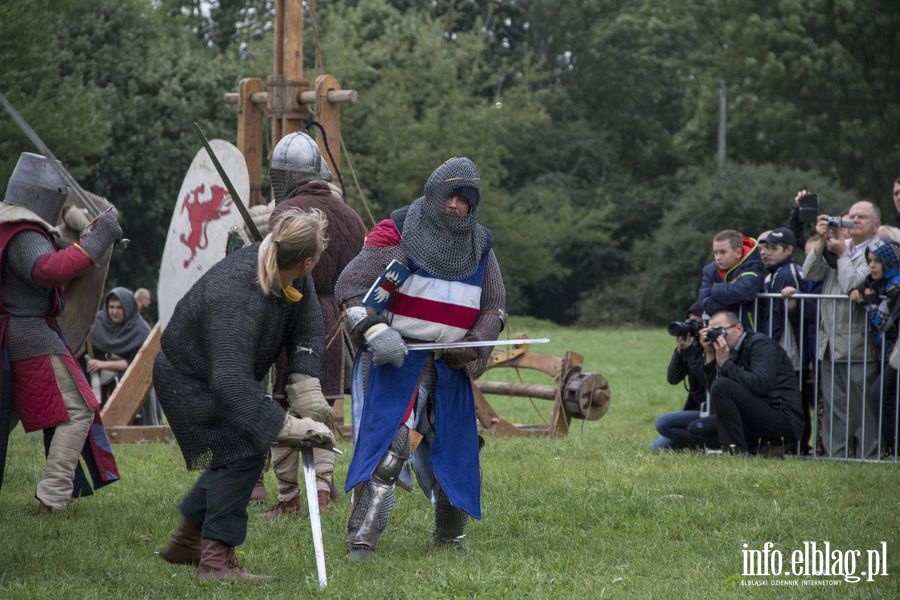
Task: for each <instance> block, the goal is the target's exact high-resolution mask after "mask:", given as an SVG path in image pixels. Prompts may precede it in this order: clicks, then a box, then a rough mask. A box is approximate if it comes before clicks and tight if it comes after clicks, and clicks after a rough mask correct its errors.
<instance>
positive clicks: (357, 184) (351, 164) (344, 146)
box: [341, 136, 378, 227]
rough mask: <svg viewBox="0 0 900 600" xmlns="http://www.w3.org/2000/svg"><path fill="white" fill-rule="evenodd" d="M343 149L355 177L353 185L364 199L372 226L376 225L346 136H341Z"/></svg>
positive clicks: (364, 205) (351, 173) (351, 172)
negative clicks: (354, 166)
mask: <svg viewBox="0 0 900 600" xmlns="http://www.w3.org/2000/svg"><path fill="white" fill-rule="evenodd" d="M341 149H342V150H343V152H344V158H346V159H347V166H348V167H349V168H350V175H351V176H352V177H353V185H355V186H356V192H357V193H358V194H359V197H360V200H362V203H363V207H364V208H365V209H366V214H367V215H369V220H370V221H371V222H372V227H375V225H376V224H377V223H378V221H376V220H375V217H374V216H373V215H372V209H371V208H370V207H369V202H368V200H366V194H365V192H363V189H362V186H361V185H359V179H358V178H357V177H356V169H355V168H353V161H352V160H351V159H350V150H348V149H347V144H345V143H344V136H341Z"/></svg>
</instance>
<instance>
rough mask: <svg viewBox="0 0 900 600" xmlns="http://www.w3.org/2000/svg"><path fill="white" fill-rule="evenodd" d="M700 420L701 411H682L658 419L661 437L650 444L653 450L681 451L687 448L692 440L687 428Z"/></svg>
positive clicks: (658, 429) (657, 428)
mask: <svg viewBox="0 0 900 600" xmlns="http://www.w3.org/2000/svg"><path fill="white" fill-rule="evenodd" d="M699 418H700V411H699V410H680V411H677V412H670V413H665V414H662V415H660V416H658V417H657V418H656V431H658V432H659V435H660V437H659V438H657V439H656V441H654V442H653V443H652V444H650V449H651V450H679V449H681V448H687V447H688V446H689V445H690V440H689V439H688V435H687V428H688V425H690V424H691V423H692V422H693V421H696V420H697V419H699Z"/></svg>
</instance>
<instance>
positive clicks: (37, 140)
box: [0, 93, 100, 225]
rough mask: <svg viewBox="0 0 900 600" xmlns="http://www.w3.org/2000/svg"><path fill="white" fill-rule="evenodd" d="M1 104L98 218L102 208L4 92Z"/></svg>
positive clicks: (0, 96)
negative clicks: (89, 195)
mask: <svg viewBox="0 0 900 600" xmlns="http://www.w3.org/2000/svg"><path fill="white" fill-rule="evenodd" d="M0 104H2V105H3V108H4V109H5V110H6V113H7V114H8V115H9V116H10V118H12V120H13V121H14V122H15V123H16V125H18V126H19V129H21V130H22V133H24V134H25V137H27V138H28V139H29V140H31V143H32V144H34V146H35V148H37V149H38V151H39V152H40V153H41V154H43V155H44V156H46V157H47V160H49V161H50V164H51V165H52V166H53V168H54V169H56V171H57V172H58V173H59V174H60V176H61V177H62V178H63V179H64V180H65V182H66V183H67V184H69V187H70V188H72V191H73V192H74V193H75V195H76V196H78V199H79V200H81V202H82V204H84V206H85V207H87V209H88V210H89V211H91V215H92V216H93V217H94V218H96V217H98V216H99V215H100V208H99V207H98V206H97V205H96V204H94V201H93V200H91V199H90V198H89V197H88V195H87V192H85V191H84V189H83V188H82V187H81V185H79V184H78V181H76V180H75V178H74V177H72V175H71V173H69V172H68V171H67V170H66V168H65V167H64V166H63V165H62V163H61V162H59V161H58V160H56V156H54V155H53V152H51V151H50V147H49V146H47V144H46V143H44V140H42V139H41V136H39V135H38V134H37V132H36V131H35V130H34V129H33V128H32V127H31V125H29V124H28V121H26V120H25V117H23V116H22V115H20V114H19V111H17V110H16V107H15V106H13V105H12V103H11V102H10V101H9V100H7V99H6V96H4V95H3V94H2V93H0ZM50 224H51V225H55V224H56V223H50Z"/></svg>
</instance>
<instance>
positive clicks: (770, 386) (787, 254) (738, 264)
mask: <svg viewBox="0 0 900 600" xmlns="http://www.w3.org/2000/svg"><path fill="white" fill-rule="evenodd" d="M893 200H894V207H895V208H896V211H897V216H896V217H895V218H893V219H889V221H890V222H893V223H897V224H900V178H898V179H897V180H896V181H895V182H894V187H893ZM885 220H888V219H883V218H882V214H881V211H880V210H879V208H878V207H877V206H876V205H875V204H874V203H872V202H868V201H859V202H856V203H854V204H852V205H851V206H850V207H848V208H847V209H846V210H845V211H844V212H843V213H842V214H841V215H838V216H832V215H827V214H819V207H818V197H817V195H815V194H812V193H810V192H807V191H806V190H803V191H800V192H798V193H797V194H796V196H795V198H794V203H793V208H792V210H791V214H790V218H789V221H788V226H776V227H773V229H771V230H767V231H764V232H762V233H760V234H759V235H758V237H757V238H756V239H754V238H753V237H750V236H747V235H744V234H742V233H741V232H738V231H735V230H730V229H728V230H723V231H720V232H719V233H717V234H716V235H715V236H714V237H713V240H712V251H713V261H712V262H710V263H709V264H707V265H706V266H705V267H704V268H703V270H702V274H701V282H700V288H699V292H698V296H697V300H696V302H695V303H694V304H693V305H692V306H691V308H690V309H689V310H688V312H687V314H686V319H685V320H684V321H675V322H673V323H671V324H670V325H669V333H670V334H671V335H673V336H675V337H676V345H675V349H674V351H673V353H672V357H671V360H670V362H669V367H668V371H667V379H668V382H669V383H670V384H673V385H676V384H682V383H683V384H684V385H685V387H686V388H687V391H688V395H687V400H686V402H685V405H684V407H683V409H682V410H681V411H677V412H670V413H666V414H663V415H661V416H660V417H658V418H657V420H656V429H657V431H658V433H659V437H658V438H657V439H656V440H655V441H654V442H653V444H652V445H651V449H653V450H663V449H669V450H677V449H683V448H697V449H704V450H705V451H708V452H726V453H729V454H735V455H741V456H748V455H764V456H770V457H771V456H775V457H781V456H783V455H784V454H785V453H793V454H799V455H816V456H822V457H829V458H843V459H847V458H851V459H852V458H855V459H870V460H872V459H874V460H878V459H881V460H896V459H897V450H898V448H897V432H898V428H900V421H898V412H900V411H898V404H900V382H898V373H897V371H898V368H900V348H898V346H897V338H898V320H900V229H898V227H895V226H892V225H885V224H883V222H884V221H885ZM807 233H808V234H809V235H807Z"/></svg>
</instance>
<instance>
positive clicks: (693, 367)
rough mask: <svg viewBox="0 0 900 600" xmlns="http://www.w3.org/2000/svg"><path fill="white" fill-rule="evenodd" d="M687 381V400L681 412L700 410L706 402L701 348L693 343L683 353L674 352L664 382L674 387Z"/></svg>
mask: <svg viewBox="0 0 900 600" xmlns="http://www.w3.org/2000/svg"><path fill="white" fill-rule="evenodd" d="M685 378H686V379H687V382H686V383H687V385H686V387H687V391H688V395H687V400H686V401H685V403H684V408H682V409H681V410H700V404H702V403H703V402H706V378H705V377H704V375H703V348H702V347H700V344H699V343H697V342H696V340H695V341H693V342H692V343H691V345H690V346H688V347H687V348H685V350H684V352H678V350H675V351H673V352H672V358H671V359H670V360H669V369H668V370H667V372H666V380H667V381H668V382H669V383H670V384H672V385H676V384H679V383H681V382H682V381H683V380H685Z"/></svg>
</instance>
